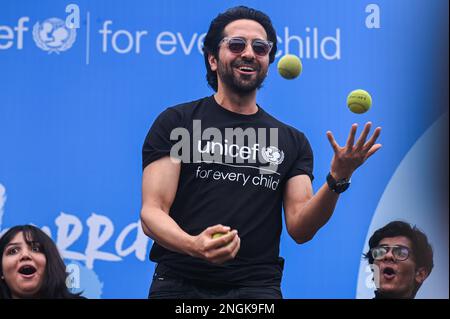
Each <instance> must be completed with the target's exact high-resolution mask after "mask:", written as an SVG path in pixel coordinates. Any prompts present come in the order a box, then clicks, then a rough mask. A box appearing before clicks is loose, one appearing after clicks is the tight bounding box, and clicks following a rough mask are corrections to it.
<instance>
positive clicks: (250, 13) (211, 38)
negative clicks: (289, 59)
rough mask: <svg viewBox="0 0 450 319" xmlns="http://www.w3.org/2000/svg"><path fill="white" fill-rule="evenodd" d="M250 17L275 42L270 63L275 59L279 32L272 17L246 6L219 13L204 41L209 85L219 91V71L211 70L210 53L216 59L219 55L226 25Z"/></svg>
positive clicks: (270, 55)
mask: <svg viewBox="0 0 450 319" xmlns="http://www.w3.org/2000/svg"><path fill="white" fill-rule="evenodd" d="M240 19H248V20H254V21H256V22H258V23H259V24H261V25H262V26H263V28H264V30H265V31H266V33H267V39H268V40H269V41H271V42H273V48H272V50H271V51H270V54H269V64H270V63H272V62H273V61H274V60H275V53H276V51H277V34H276V32H275V29H274V27H273V25H272V21H271V20H270V18H269V17H268V16H267V15H266V14H265V13H263V12H261V11H258V10H256V9H252V8H248V7H245V6H239V7H234V8H231V9H228V10H227V11H225V12H224V13H221V14H219V15H218V16H217V17H216V18H215V19H214V20H213V21H212V22H211V25H210V26H209V30H208V33H207V34H206V37H205V40H204V42H203V53H204V57H205V66H206V80H207V81H208V84H209V86H210V87H211V88H212V89H213V90H214V91H216V92H217V89H218V82H217V73H216V72H215V71H212V70H211V67H210V65H209V61H208V54H212V55H213V56H214V57H215V58H216V59H218V56H219V43H220V41H221V40H222V39H223V38H224V37H225V34H224V33H223V30H224V29H225V27H226V26H227V25H228V24H230V23H231V22H233V21H235V20H240Z"/></svg>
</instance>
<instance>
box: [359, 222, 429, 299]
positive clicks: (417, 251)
mask: <svg viewBox="0 0 450 319" xmlns="http://www.w3.org/2000/svg"><path fill="white" fill-rule="evenodd" d="M397 236H403V237H406V238H408V239H409V240H410V241H411V243H412V247H411V248H412V253H413V255H414V257H415V258H414V260H415V262H416V268H420V267H424V268H425V269H426V271H427V274H428V275H429V274H430V273H431V270H432V269H433V266H434V265H433V248H432V247H431V245H430V243H429V242H428V238H427V236H426V235H425V234H424V233H423V232H422V231H420V229H418V228H417V227H416V226H411V225H410V224H408V223H405V222H402V221H393V222H390V223H389V224H387V225H386V226H384V227H382V228H380V229H378V230H377V231H375V233H373V235H372V237H370V239H369V251H368V252H367V253H366V254H364V258H366V259H367V260H368V262H369V264H373V262H374V259H373V257H372V254H371V253H370V249H372V248H374V247H376V246H378V244H379V243H380V241H381V240H383V239H384V238H390V237H397ZM419 287H420V285H419V286H417V287H416V290H415V291H416V292H417V290H418V289H419Z"/></svg>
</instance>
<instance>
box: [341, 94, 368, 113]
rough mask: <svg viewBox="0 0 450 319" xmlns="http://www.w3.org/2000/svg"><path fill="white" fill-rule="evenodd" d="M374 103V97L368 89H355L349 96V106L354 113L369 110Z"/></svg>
mask: <svg viewBox="0 0 450 319" xmlns="http://www.w3.org/2000/svg"><path fill="white" fill-rule="evenodd" d="M371 105H372V97H371V96H370V94H369V93H368V92H367V91H364V90H354V91H352V92H350V94H349V95H348V97H347V106H348V108H349V109H350V111H352V112H353V113H357V114H362V113H365V112H367V111H368V110H369V109H370V107H371Z"/></svg>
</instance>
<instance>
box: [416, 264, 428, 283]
mask: <svg viewBox="0 0 450 319" xmlns="http://www.w3.org/2000/svg"><path fill="white" fill-rule="evenodd" d="M428 275H429V274H428V272H427V270H426V268H425V267H419V268H417V269H416V276H415V279H416V283H417V284H419V285H420V284H422V283H423V282H424V281H425V279H427V277H428Z"/></svg>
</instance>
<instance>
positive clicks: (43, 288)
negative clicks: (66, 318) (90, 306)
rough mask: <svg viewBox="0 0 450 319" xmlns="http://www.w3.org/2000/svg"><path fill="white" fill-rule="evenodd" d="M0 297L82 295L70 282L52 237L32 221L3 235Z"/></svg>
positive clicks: (0, 242)
mask: <svg viewBox="0 0 450 319" xmlns="http://www.w3.org/2000/svg"><path fill="white" fill-rule="evenodd" d="M0 265H1V268H0V299H10V298H13V299H21V298H80V296H79V294H72V293H71V292H70V291H69V290H68V288H67V286H66V277H67V274H66V266H65V264H64V262H63V260H62V258H61V256H60V254H59V252H58V249H57V247H56V245H55V244H54V243H53V241H52V239H51V238H50V237H49V236H47V234H45V233H44V232H43V231H42V230H40V229H39V228H37V227H34V226H31V225H22V226H15V227H13V228H11V229H9V230H8V231H7V232H6V233H5V234H4V235H3V236H2V237H1V238H0Z"/></svg>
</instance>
